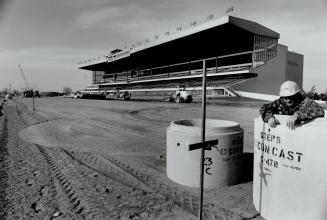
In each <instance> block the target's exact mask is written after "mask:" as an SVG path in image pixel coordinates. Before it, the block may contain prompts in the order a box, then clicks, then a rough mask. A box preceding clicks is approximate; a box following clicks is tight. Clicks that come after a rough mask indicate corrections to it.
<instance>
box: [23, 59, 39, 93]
mask: <svg viewBox="0 0 327 220" xmlns="http://www.w3.org/2000/svg"><path fill="white" fill-rule="evenodd" d="M18 67H19V70H20V73H21V74H22V76H23V79H24V82H25V86H26V89H25V91H24V96H25V97H33V96H38V97H40V94H39V91H33V89H31V88H30V87H29V86H28V83H27V80H26V77H25V74H24V72H23V68H22V65H20V64H19V65H18Z"/></svg>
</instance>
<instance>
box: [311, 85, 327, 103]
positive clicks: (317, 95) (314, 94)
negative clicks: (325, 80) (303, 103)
mask: <svg viewBox="0 0 327 220" xmlns="http://www.w3.org/2000/svg"><path fill="white" fill-rule="evenodd" d="M306 95H307V96H308V97H309V98H311V99H314V100H322V101H327V90H326V91H325V92H324V93H318V92H317V91H316V86H312V87H311V89H310V91H309V92H307V93H306Z"/></svg>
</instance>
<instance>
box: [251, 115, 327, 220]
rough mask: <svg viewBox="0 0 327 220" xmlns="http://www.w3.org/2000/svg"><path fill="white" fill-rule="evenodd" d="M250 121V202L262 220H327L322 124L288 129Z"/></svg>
mask: <svg viewBox="0 0 327 220" xmlns="http://www.w3.org/2000/svg"><path fill="white" fill-rule="evenodd" d="M288 117H289V116H282V115H277V116H276V118H277V119H278V120H279V122H280V125H277V127H276V128H270V127H269V126H268V124H266V123H263V121H262V120H261V118H257V119H255V121H254V173H253V178H254V179H253V202H254V205H255V207H256V209H257V210H258V212H259V213H260V214H261V216H262V217H264V218H265V219H267V220H290V219H297V220H308V219H315V220H326V219H327V211H326V201H327V187H326V186H327V176H326V173H327V163H326V155H327V136H326V130H327V120H326V118H317V119H315V120H313V121H312V122H308V123H306V124H303V125H301V126H299V127H297V128H296V129H295V130H291V129H289V128H288V127H287V126H286V122H287V119H288Z"/></svg>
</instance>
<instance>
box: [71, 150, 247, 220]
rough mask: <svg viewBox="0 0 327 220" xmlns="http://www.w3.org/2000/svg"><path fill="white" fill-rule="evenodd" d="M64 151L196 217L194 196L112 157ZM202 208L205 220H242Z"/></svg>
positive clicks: (223, 211)
mask: <svg viewBox="0 0 327 220" xmlns="http://www.w3.org/2000/svg"><path fill="white" fill-rule="evenodd" d="M65 151H66V153H67V154H69V155H70V156H71V157H73V158H75V159H76V160H78V161H79V162H80V163H82V164H84V165H85V166H87V167H89V168H91V169H93V170H95V171H97V172H99V173H104V174H106V175H109V176H113V175H117V176H119V177H120V179H121V180H123V181H122V182H123V183H124V184H127V185H134V187H137V188H141V189H143V190H152V191H154V192H156V193H159V194H161V195H163V196H165V197H167V199H168V200H171V201H173V202H174V203H176V204H178V205H179V206H180V207H181V208H183V209H184V210H185V211H187V212H189V213H191V214H192V215H194V216H197V215H198V209H199V203H198V198H197V197H196V196H191V195H187V194H185V193H180V192H178V191H177V190H176V189H174V188H172V187H170V186H167V185H166V184H164V183H161V182H159V181H157V180H156V179H155V178H153V177H150V176H148V175H145V174H143V173H141V172H139V171H137V170H136V169H135V168H132V167H130V166H128V165H127V164H124V163H122V162H121V161H119V160H117V159H115V158H114V157H111V156H108V155H99V154H93V153H83V152H74V151H67V150H65ZM135 180H136V181H135ZM203 207H204V210H203V217H204V218H205V219H234V220H237V219H243V217H241V216H239V215H237V214H235V213H233V212H232V211H229V210H227V209H224V208H221V207H217V206H215V205H214V204H212V203H204V206H203Z"/></svg>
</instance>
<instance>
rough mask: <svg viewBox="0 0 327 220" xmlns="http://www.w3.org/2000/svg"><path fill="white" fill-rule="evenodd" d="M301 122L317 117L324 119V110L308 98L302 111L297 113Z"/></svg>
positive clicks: (301, 108)
mask: <svg viewBox="0 0 327 220" xmlns="http://www.w3.org/2000/svg"><path fill="white" fill-rule="evenodd" d="M295 113H296V114H297V117H298V119H299V120H301V121H305V120H310V119H314V118H317V117H324V116H325V112H324V109H323V108H322V107H321V106H320V105H319V104H318V103H317V102H315V101H313V100H312V99H309V98H306V99H305V100H304V102H303V104H302V105H301V107H300V109H299V110H298V111H296V112H295Z"/></svg>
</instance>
